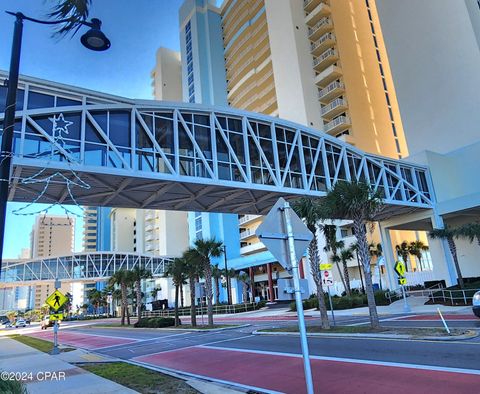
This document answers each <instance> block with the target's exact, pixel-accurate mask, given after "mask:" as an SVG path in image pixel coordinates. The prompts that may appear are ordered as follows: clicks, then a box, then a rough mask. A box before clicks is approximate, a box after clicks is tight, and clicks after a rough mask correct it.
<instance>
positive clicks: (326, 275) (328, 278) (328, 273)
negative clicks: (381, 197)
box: [322, 270, 333, 286]
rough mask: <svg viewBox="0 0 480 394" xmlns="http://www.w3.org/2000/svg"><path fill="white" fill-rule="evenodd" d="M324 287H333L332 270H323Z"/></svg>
mask: <svg viewBox="0 0 480 394" xmlns="http://www.w3.org/2000/svg"><path fill="white" fill-rule="evenodd" d="M322 285H323V286H333V275H332V270H322Z"/></svg>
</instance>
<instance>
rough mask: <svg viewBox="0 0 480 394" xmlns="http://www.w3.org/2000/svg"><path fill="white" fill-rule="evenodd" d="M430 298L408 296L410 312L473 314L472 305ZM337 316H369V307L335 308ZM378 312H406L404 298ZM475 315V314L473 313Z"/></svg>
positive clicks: (313, 312)
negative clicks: (428, 303)
mask: <svg viewBox="0 0 480 394" xmlns="http://www.w3.org/2000/svg"><path fill="white" fill-rule="evenodd" d="M427 300H428V298H427V297H408V298H407V301H408V305H409V306H410V310H411V311H410V313H412V314H438V311H437V308H438V309H440V311H441V312H442V313H453V314H455V313H462V314H472V307H471V306H447V305H440V304H433V305H425V302H426V301H427ZM334 312H335V315H336V316H368V315H369V313H368V307H366V306H364V307H361V308H353V309H343V310H335V311H334ZM377 312H378V314H379V315H397V314H404V313H405V311H404V301H403V299H401V300H398V301H395V302H393V303H391V304H390V305H386V306H377ZM318 313H319V312H318V311H317V310H315V309H309V310H307V311H305V316H318ZM472 316H473V314H472Z"/></svg>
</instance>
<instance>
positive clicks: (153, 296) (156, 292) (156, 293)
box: [150, 287, 162, 301]
mask: <svg viewBox="0 0 480 394" xmlns="http://www.w3.org/2000/svg"><path fill="white" fill-rule="evenodd" d="M160 291H162V288H161V287H154V288H153V289H152V291H151V292H150V295H151V296H152V298H153V300H154V301H156V300H157V295H158V293H159V292H160Z"/></svg>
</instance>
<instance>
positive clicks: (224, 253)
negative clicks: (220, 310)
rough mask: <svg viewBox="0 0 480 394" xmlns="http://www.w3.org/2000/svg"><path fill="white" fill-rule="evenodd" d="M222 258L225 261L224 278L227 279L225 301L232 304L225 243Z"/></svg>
mask: <svg viewBox="0 0 480 394" xmlns="http://www.w3.org/2000/svg"><path fill="white" fill-rule="evenodd" d="M223 258H224V261H225V280H226V281H227V302H228V305H232V300H231V298H232V295H231V294H230V278H229V277H228V266H227V245H225V244H224V245H223Z"/></svg>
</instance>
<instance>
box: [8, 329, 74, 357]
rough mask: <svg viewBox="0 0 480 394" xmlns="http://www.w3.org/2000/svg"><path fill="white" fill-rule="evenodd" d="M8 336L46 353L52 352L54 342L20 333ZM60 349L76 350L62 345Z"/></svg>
mask: <svg viewBox="0 0 480 394" xmlns="http://www.w3.org/2000/svg"><path fill="white" fill-rule="evenodd" d="M8 337H9V338H11V339H15V340H16V341H18V342H21V343H23V344H24V345H28V346H30V347H33V348H35V349H37V350H40V351H42V352H44V353H51V351H52V349H53V342H50V341H45V340H43V339H39V338H34V337H29V336H27V335H20V334H14V335H9V336H8ZM59 350H60V352H71V351H72V350H75V348H72V347H64V346H60V347H59Z"/></svg>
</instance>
